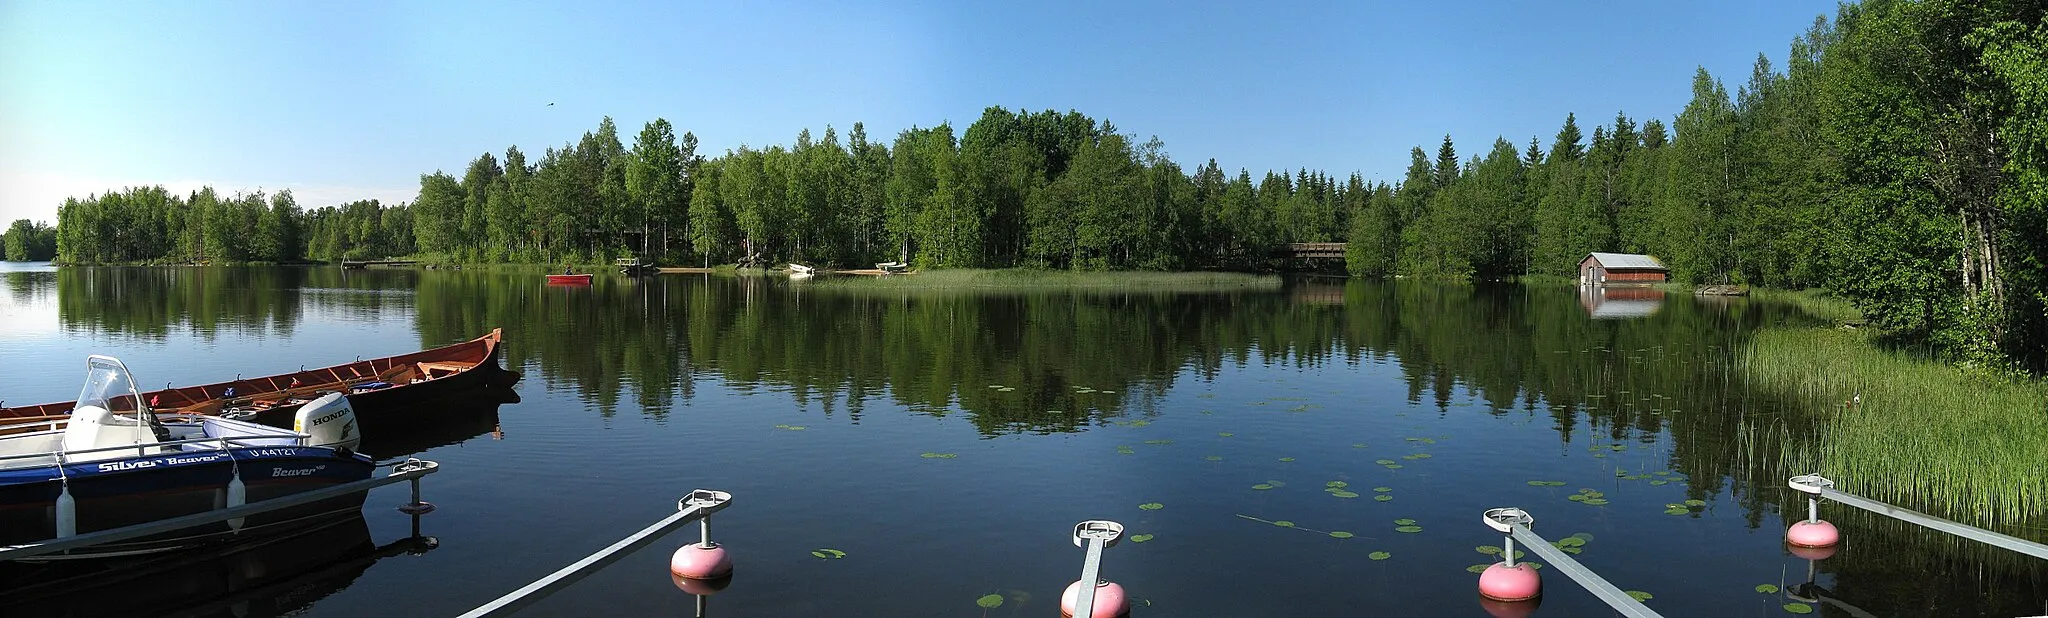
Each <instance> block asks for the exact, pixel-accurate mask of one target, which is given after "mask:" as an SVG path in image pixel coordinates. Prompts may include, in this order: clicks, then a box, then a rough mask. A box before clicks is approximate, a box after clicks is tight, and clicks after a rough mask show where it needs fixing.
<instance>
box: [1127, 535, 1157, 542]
mask: <svg viewBox="0 0 2048 618" xmlns="http://www.w3.org/2000/svg"><path fill="white" fill-rule="evenodd" d="M1152 538H1153V535H1150V534H1133V535H1131V542H1132V543H1143V542H1146V541H1150V540H1152Z"/></svg>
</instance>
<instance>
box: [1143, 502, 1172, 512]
mask: <svg viewBox="0 0 2048 618" xmlns="http://www.w3.org/2000/svg"><path fill="white" fill-rule="evenodd" d="M1138 508H1139V509H1141V510H1146V511H1157V510H1159V509H1163V508H1166V505H1164V504H1160V503H1157V502H1147V503H1144V504H1140V505H1138Z"/></svg>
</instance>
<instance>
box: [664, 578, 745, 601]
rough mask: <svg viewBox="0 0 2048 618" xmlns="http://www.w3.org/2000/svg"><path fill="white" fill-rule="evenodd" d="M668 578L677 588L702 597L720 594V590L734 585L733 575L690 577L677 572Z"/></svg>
mask: <svg viewBox="0 0 2048 618" xmlns="http://www.w3.org/2000/svg"><path fill="white" fill-rule="evenodd" d="M668 578H669V582H670V583H673V584H675V585H676V589H678V590H681V591H683V592H687V593H690V594H694V595H697V596H700V597H708V596H711V595H714V594H718V592H719V591H721V590H725V587H726V586H730V585H732V576H731V575H727V576H725V577H720V578H718V579H690V578H688V577H683V576H681V575H677V574H675V573H669V574H668Z"/></svg>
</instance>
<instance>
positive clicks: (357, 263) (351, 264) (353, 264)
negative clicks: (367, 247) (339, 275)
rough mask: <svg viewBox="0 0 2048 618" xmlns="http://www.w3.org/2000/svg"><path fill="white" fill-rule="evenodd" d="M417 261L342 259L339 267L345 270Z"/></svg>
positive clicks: (416, 262) (416, 261)
mask: <svg viewBox="0 0 2048 618" xmlns="http://www.w3.org/2000/svg"><path fill="white" fill-rule="evenodd" d="M418 263H420V262H419V260H342V261H341V267H342V268H343V269H345V270H359V269H364V268H369V267H371V266H411V265H414V264H418Z"/></svg>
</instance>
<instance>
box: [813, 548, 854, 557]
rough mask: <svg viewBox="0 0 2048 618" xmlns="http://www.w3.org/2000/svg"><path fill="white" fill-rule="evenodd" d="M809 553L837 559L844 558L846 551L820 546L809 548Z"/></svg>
mask: <svg viewBox="0 0 2048 618" xmlns="http://www.w3.org/2000/svg"><path fill="white" fill-rule="evenodd" d="M811 555H813V556H817V557H819V558H821V559H825V560H838V559H840V558H845V557H846V552H843V551H839V550H837V549H832V548H830V547H821V548H818V549H814V550H811Z"/></svg>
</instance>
